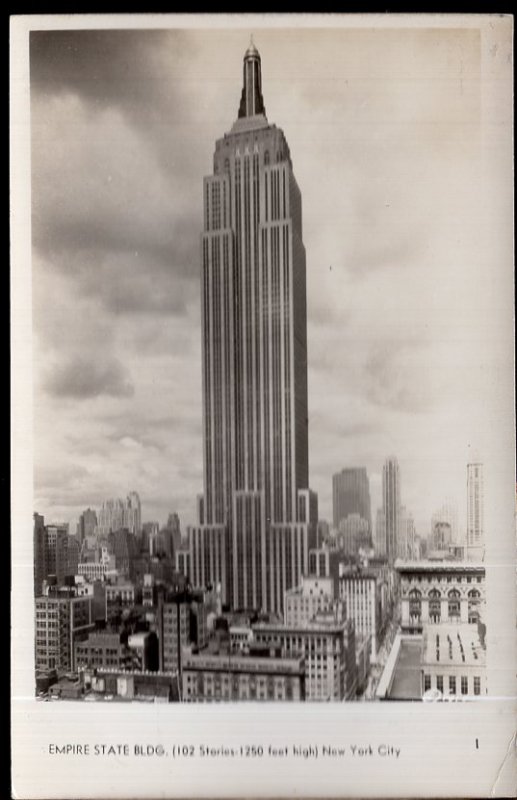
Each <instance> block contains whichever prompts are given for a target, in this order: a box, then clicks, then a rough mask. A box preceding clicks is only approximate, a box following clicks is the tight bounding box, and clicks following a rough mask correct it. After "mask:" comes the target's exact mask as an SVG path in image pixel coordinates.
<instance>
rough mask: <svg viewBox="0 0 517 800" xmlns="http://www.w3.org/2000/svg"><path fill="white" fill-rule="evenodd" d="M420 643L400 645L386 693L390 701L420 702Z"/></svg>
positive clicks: (402, 643) (404, 642)
mask: <svg viewBox="0 0 517 800" xmlns="http://www.w3.org/2000/svg"><path fill="white" fill-rule="evenodd" d="M421 653H422V642H421V641H414V642H412V641H405V640H402V642H401V643H400V650H399V654H398V658H397V661H396V664H395V670H394V673H393V680H392V683H391V687H390V690H389V693H388V697H389V698H390V700H420V699H421V697H422V694H421V687H420V659H421Z"/></svg>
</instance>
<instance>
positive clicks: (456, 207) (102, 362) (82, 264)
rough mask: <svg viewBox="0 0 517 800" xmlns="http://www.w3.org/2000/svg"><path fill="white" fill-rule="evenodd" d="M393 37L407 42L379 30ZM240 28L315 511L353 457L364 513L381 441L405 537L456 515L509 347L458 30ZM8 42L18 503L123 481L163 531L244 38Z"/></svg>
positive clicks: (85, 495) (189, 504)
mask: <svg viewBox="0 0 517 800" xmlns="http://www.w3.org/2000/svg"><path fill="white" fill-rule="evenodd" d="M401 36H403V37H409V40H408V41H407V44H408V45H409V44H410V42H411V43H412V44H413V47H411V46H408V47H405V48H400V47H398V46H397V43H398V44H400V37H401ZM254 38H255V41H256V43H257V46H258V47H259V49H260V52H261V55H262V63H263V91H264V97H265V104H266V108H267V111H268V117H269V118H270V119H271V120H273V121H274V122H275V123H276V124H278V125H279V127H281V128H282V129H283V130H284V131H285V133H286V136H287V138H288V140H289V143H290V149H291V153H292V158H293V164H294V168H295V171H296V174H297V179H298V183H299V185H300V189H301V192H302V197H303V228H304V241H305V244H306V250H307V279H308V291H307V295H308V297H307V300H308V364H309V474H310V485H311V487H312V488H313V489H314V490H315V491H317V493H318V495H319V502H320V517H324V518H326V519H331V517H332V509H331V486H332V475H333V474H334V473H335V472H337V471H339V470H341V469H342V468H343V467H346V466H359V467H361V466H365V467H366V468H367V470H368V473H369V476H370V488H371V493H372V511H373V512H374V513H375V510H376V508H377V507H378V506H379V505H380V488H381V473H382V464H383V463H384V461H385V459H386V458H387V457H388V456H389V455H390V454H392V453H393V454H394V455H396V456H397V458H398V461H399V464H400V472H401V500H402V502H403V504H404V505H405V506H406V507H407V508H408V509H409V510H411V511H412V512H413V514H414V516H415V519H416V524H417V530H418V532H419V533H421V534H425V533H426V532H427V529H428V527H429V525H430V518H431V514H432V513H433V511H434V510H435V509H436V508H437V507H438V506H440V505H441V504H442V503H443V501H444V499H445V497H446V496H448V495H453V496H454V497H455V498H456V500H457V504H458V510H459V514H460V528H461V527H464V519H465V516H466V515H465V510H466V464H467V462H468V461H469V460H470V458H469V444H470V436H471V435H472V433H473V432H475V433H476V434H477V439H476V441H475V442H473V443H472V444H473V445H474V448H475V449H478V448H480V449H481V451H482V453H483V460H484V463H485V465H486V469H485V476H486V478H487V484H488V478H489V465H490V462H491V458H492V457H493V454H494V449H495V457H497V442H492V437H493V430H492V427H491V425H490V416H491V415H492V417H496V416H497V415H498V414H500V413H503V412H501V411H500V408H501V400H500V398H497V397H496V396H495V394H494V391H493V388H492V387H493V385H494V382H495V380H496V379H497V373H498V369H500V368H501V367H500V364H498V363H497V359H500V360H501V361H502V360H503V359H504V356H505V347H507V346H508V343H506V342H504V341H503V336H502V334H501V332H500V331H499V330H498V327H497V323H498V319H494V315H493V304H494V300H497V299H498V295H497V289H498V287H497V285H496V281H495V279H494V276H493V275H491V274H490V269H489V268H487V266H488V262H484V261H483V258H484V255H485V254H486V253H488V252H489V251H490V248H491V246H492V245H493V242H494V241H495V240H496V239H497V236H498V235H499V226H498V223H497V222H496V220H495V219H494V218H486V219H485V217H483V211H484V206H483V193H484V191H486V184H485V183H483V182H482V181H481V180H479V178H480V170H482V166H483V165H482V163H481V156H480V153H481V148H480V140H479V132H480V122H479V120H480V116H479V110H480V97H479V89H480V86H479V54H478V50H477V48H478V46H479V38H478V33H477V32H476V31H473V30H472V31H469V30H463V31H443V30H442V31H431V30H409V31H405V32H400V31H393V30H391V31H389V30H382V31H379V30H376V31H369V30H362V31H350V30H342V31H325V30H323V31H317V32H315V31H287V32H286V31H285V30H284V31H273V30H267V31H256V32H254ZM322 38H323V39H325V38H326V39H327V40H328V46H322ZM58 40H61V44H58V43H57V42H58ZM31 41H32V45H33V53H32V56H33V60H32V68H33V70H32V76H31V77H32V88H33V98H32V103H33V105H32V110H33V118H32V126H33V170H34V173H33V202H34V215H33V234H34V263H33V270H34V309H35V317H34V330H35V367H36V370H35V372H36V377H35V394H36V397H37V402H36V404H35V409H36V425H35V455H36V497H35V509H34V510H37V511H39V512H40V513H42V514H44V515H45V516H46V517H47V516H48V518H49V519H48V521H51V520H52V521H57V520H58V519H60V520H61V519H63V520H64V521H70V520H76V519H77V517H78V515H79V513H80V512H81V511H82V510H83V509H84V508H86V507H87V506H91V505H94V506H95V504H96V503H98V504H100V503H101V502H102V501H103V500H104V499H106V498H107V497H110V496H112V495H115V496H118V495H121V496H125V495H126V494H127V492H129V491H130V490H132V489H135V490H136V491H137V492H138V493H139V494H140V497H141V499H142V504H143V508H144V518H145V519H149V520H150V519H154V518H158V519H160V521H164V519H165V518H166V515H167V514H168V512H169V511H172V510H177V511H178V513H179V514H180V517H181V520H182V525H183V527H186V525H187V524H188V523H189V522H193V521H194V519H195V498H196V495H197V493H198V492H199V489H200V487H201V485H202V462H201V457H200V454H201V349H200V342H199V340H200V296H199V294H200V292H199V230H200V228H201V225H200V223H201V204H202V192H201V191H200V188H199V187H200V185H201V179H202V177H203V175H206V174H209V172H210V161H211V156H212V142H213V141H214V140H215V138H216V137H217V136H218V135H220V133H221V131H223V130H224V131H227V130H229V128H230V127H231V124H232V121H233V119H234V117H235V109H236V107H237V103H238V99H239V95H240V85H239V80H238V77H239V75H240V63H241V59H242V53H243V52H244V49H245V47H246V45H247V33H246V31H243V30H238V31H230V32H228V31H217V32H214V33H208V32H193V31H182V32H178V31H172V32H170V31H146V32H144V31H126V32H123V33H122V32H116V33H115V32H110V31H102V32H97V33H96V34H92V33H89V32H78V31H67V32H62V33H61V34H55V33H52V32H49V33H42V32H38V33H36V34H32V39H31ZM81 42H82V43H81ZM100 42H104V46H103V47H102V48H100V47H99V43H100ZM415 43H418V48H417V47H416V46H415ZM74 48H75V50H74ZM374 52H375V53H376V58H372V55H373V53H374ZM128 53H131V54H132V60H131V61H129V60H128ZM383 54H384V55H385V56H386V58H387V59H388V65H389V68H388V69H386V66H387V64H386V60H384V61H383V59H382V55H383ZM214 60H217V64H218V73H217V74H218V79H215V78H214V74H213V71H210V65H211V64H213V62H214ZM460 63H461V64H462V65H463V66H462V69H461V70H459V67H460ZM338 66H341V67H342V70H341V72H340V70H339V69H337V67H338ZM437 66H438V67H439V69H438V70H437ZM345 67H347V69H345ZM336 73H337V74H340V75H342V78H341V79H336ZM95 75H97V76H98V77H97V78H94V76H95ZM408 75H411V78H410V79H409V80H408V79H407V76H408ZM458 75H460V77H459V78H458ZM169 79H170V83H169ZM286 86H288V87H289V91H290V95H289V96H286ZM322 87H324V88H322ZM426 90H427V91H426ZM318 131H319V133H318ZM343 132H344V134H345V137H344V144H345V146H344V147H343V140H342V139H341V134H342V133H343ZM50 142H52V146H50V147H49V143H50ZM329 142H330V145H331V147H329V146H328V143H329ZM332 145H333V147H332ZM332 153H333V154H334V155H333V156H332ZM133 172H134V173H137V174H133ZM321 175H323V176H324V177H325V188H326V192H325V193H323V192H322V191H321ZM476 179H477V181H478V182H476ZM485 180H486V178H485ZM419 181H420V183H419ZM440 181H446V183H445V185H446V187H447V193H446V195H447V196H446V197H443V193H442V194H441V195H440V196H439V197H438V196H437V187H438V186H439V185H440ZM349 187H350V188H349ZM476 188H477V192H476ZM43 189H44V191H43ZM489 211H490V213H491V214H493V215H494V214H495V212H494V210H493V208H490V209H489ZM453 212H456V214H457V215H458V214H461V216H460V220H461V222H462V223H463V225H464V226H465V227H466V230H465V232H463V231H462V232H461V234H460V235H459V236H458V224H459V223H458V220H457V219H452V217H450V216H449V215H451V214H452V215H453ZM431 214H432V215H433V223H434V224H433V227H432V228H430V225H429V221H428V219H429V215H431ZM343 220H345V225H344V228H343V229H341V225H342V222H343ZM171 221H173V230H172V231H171ZM483 222H485V225H484V226H483V224H482V223H483ZM469 226H470V227H469ZM435 228H436V230H435ZM372 229H373V230H374V232H375V241H373V240H374V237H372V236H371V231H372ZM474 230H476V234H477V238H474V237H473V234H474ZM469 234H472V238H471V239H470V240H469ZM459 261H461V264H460V265H459V268H458V270H457V272H456V271H454V267H455V266H458V263H457V262H459ZM171 266H172V269H171ZM430 268H431V269H432V271H433V272H432V275H431V276H430V275H429V270H430ZM451 269H453V271H452V272H451V271H450V270H451ZM470 270H472V271H470ZM473 277H474V278H475V280H472V278H473ZM415 284H418V285H415ZM455 291H458V292H460V293H462V294H461V296H462V298H463V302H462V303H461V304H460V305H458V304H456V305H455V304H453V303H451V295H452V294H453V293H454V292H455ZM55 297H60V298H61V300H60V302H59V304H55ZM383 304H384V305H383ZM54 305H55V308H54ZM372 328H373V331H372ZM498 336H499V337H500V338H499V339H498ZM100 343H102V352H99V349H98V347H99V344H100ZM343 343H344V346H343ZM483 344H484V345H485V346H484V349H483ZM509 346H511V343H510V345H509ZM460 409H461V419H458V416H460V414H459V412H460ZM487 410H488V414H487ZM451 419H454V423H455V424H454V426H451V424H450V423H451ZM49 420H52V423H53V424H51V425H49V424H48V421H49ZM445 435H446V438H445ZM192 454H193V455H192ZM444 464H446V465H447V469H446V470H444ZM430 486H432V487H433V490H432V491H431V492H430V491H429V487H430ZM148 509H149V511H148ZM67 515H68V519H67ZM424 526H425V527H424Z"/></svg>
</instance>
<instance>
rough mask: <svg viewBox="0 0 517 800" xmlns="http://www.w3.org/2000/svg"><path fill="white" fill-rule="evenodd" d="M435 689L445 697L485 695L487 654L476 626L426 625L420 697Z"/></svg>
mask: <svg viewBox="0 0 517 800" xmlns="http://www.w3.org/2000/svg"><path fill="white" fill-rule="evenodd" d="M432 689H434V690H437V691H438V692H440V694H441V695H442V696H444V697H447V696H448V697H450V696H459V697H479V696H481V695H485V694H486V651H485V647H484V645H483V644H482V643H481V640H480V637H479V633H478V626H477V625H469V624H460V625H458V624H449V625H446V624H438V625H427V626H426V627H425V630H424V634H423V642H422V696H425V693H426V692H428V691H429V690H432Z"/></svg>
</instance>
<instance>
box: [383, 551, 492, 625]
mask: <svg viewBox="0 0 517 800" xmlns="http://www.w3.org/2000/svg"><path fill="white" fill-rule="evenodd" d="M395 568H396V570H397V572H398V574H399V576H400V605H401V627H402V630H403V631H406V632H408V633H419V632H421V631H422V630H423V627H424V626H425V625H426V624H428V623H430V624H434V625H437V624H441V623H445V624H449V623H452V624H465V623H471V624H472V623H477V622H478V621H479V620H480V619H482V617H483V615H484V610H485V600H486V594H485V567H484V566H483V565H482V564H473V563H467V562H459V561H419V562H402V561H397V562H396V564H395Z"/></svg>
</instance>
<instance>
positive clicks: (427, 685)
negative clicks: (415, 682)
mask: <svg viewBox="0 0 517 800" xmlns="http://www.w3.org/2000/svg"><path fill="white" fill-rule="evenodd" d="M430 688H431V676H430V675H424V692H427V691H428V690H429V689H430Z"/></svg>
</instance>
